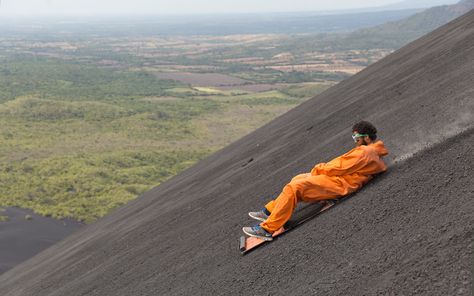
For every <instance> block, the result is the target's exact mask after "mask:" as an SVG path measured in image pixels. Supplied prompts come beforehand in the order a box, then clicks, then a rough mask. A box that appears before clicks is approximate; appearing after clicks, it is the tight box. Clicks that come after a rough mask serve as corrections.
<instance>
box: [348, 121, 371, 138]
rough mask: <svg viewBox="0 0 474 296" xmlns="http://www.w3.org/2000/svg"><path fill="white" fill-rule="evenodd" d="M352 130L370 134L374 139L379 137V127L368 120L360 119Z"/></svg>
mask: <svg viewBox="0 0 474 296" xmlns="http://www.w3.org/2000/svg"><path fill="white" fill-rule="evenodd" d="M352 131H357V132H358V133H359V134H368V135H369V138H370V139H371V140H372V141H374V140H375V139H377V129H376V128H375V126H374V125H373V124H372V123H370V122H368V121H359V122H358V123H356V124H354V126H353V127H352Z"/></svg>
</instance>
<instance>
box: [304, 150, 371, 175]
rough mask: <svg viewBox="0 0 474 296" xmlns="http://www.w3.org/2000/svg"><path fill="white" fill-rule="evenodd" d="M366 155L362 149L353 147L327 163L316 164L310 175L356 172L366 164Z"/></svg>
mask: <svg viewBox="0 0 474 296" xmlns="http://www.w3.org/2000/svg"><path fill="white" fill-rule="evenodd" d="M367 161H368V159H367V155H366V153H365V151H364V150H362V149H353V150H351V151H349V152H348V153H346V154H344V155H342V156H339V157H338V158H335V159H333V160H331V161H330V162H328V163H320V164H317V165H316V166H315V167H314V168H313V169H312V170H311V175H313V176H316V175H327V176H342V175H349V174H352V173H354V172H357V171H358V170H360V169H361V168H363V167H364V166H366V165H367Z"/></svg>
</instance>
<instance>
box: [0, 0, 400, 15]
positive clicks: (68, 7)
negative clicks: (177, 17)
mask: <svg viewBox="0 0 474 296" xmlns="http://www.w3.org/2000/svg"><path fill="white" fill-rule="evenodd" d="M0 1H1V7H0V10H1V12H2V14H50V13H51V14H109V13H110V14H116V13H158V14H182V13H186V14H190V13H199V14H201V13H223V12H226V13H237V12H239V13H240V12H275V11H301V10H333V9H350V8H359V7H375V6H382V5H385V4H391V3H396V2H400V0H331V1H328V0H0Z"/></svg>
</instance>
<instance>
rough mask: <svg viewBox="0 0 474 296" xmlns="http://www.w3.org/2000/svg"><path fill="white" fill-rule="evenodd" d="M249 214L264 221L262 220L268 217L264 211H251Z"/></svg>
mask: <svg viewBox="0 0 474 296" xmlns="http://www.w3.org/2000/svg"><path fill="white" fill-rule="evenodd" d="M249 216H250V217H251V218H253V219H255V220H258V221H262V222H264V221H265V220H267V219H268V215H267V214H265V213H264V212H263V211H259V212H250V213H249Z"/></svg>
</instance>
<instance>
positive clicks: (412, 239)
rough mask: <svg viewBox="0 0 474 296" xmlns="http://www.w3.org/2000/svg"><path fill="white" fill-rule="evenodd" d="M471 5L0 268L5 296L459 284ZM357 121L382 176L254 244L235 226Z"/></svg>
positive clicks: (467, 167) (473, 34) (460, 290)
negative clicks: (375, 143) (378, 158)
mask: <svg viewBox="0 0 474 296" xmlns="http://www.w3.org/2000/svg"><path fill="white" fill-rule="evenodd" d="M473 114H474V11H471V12H470V13H469V14H467V15H465V16H463V17H461V18H459V19H457V20H455V21H453V22H451V23H450V24H448V25H446V26H444V27H442V28H440V29H438V30H436V31H435V32H433V33H431V34H429V35H427V36H424V37H423V38H421V39H419V40H417V41H415V42H413V43H411V44H409V45H407V46H406V47H404V48H402V49H400V50H398V51H397V52H395V53H394V54H392V55H390V56H388V57H386V58H384V59H383V60H381V61H379V62H378V63H376V64H374V65H372V66H370V67H368V68H367V69H365V70H364V71H362V72H360V73H358V74H357V75H355V76H353V77H351V78H349V79H347V80H345V81H343V82H341V83H340V84H338V85H336V86H335V87H332V88H330V89H329V90H327V91H326V92H324V93H323V94H321V95H319V96H317V97H315V98H314V99H312V100H309V101H307V102H305V103H303V104H302V105H300V106H299V107H297V108H295V109H293V110H291V111H290V112H288V113H286V114H284V115H282V116H281V117H279V118H277V119H275V120H274V121H272V122H271V123H269V124H268V125H266V126H264V127H262V128H260V129H258V130H257V131H255V132H253V133H251V134H249V135H248V136H246V137H244V138H242V139H240V140H239V141H237V142H235V143H233V144H231V145H230V146H228V147H226V148H224V149H223V150H221V151H219V152H217V153H215V154H214V155H212V156H210V157H208V158H207V159H205V160H203V161H201V162H200V163H198V164H197V165H195V166H193V167H192V168H190V169H188V170H186V171H185V172H183V173H182V174H180V175H178V176H176V177H174V178H172V179H170V180H169V181H168V182H165V183H164V184H162V185H161V186H159V187H157V188H155V189H153V190H151V191H149V192H147V193H145V194H144V195H143V196H141V197H140V198H139V199H137V200H135V201H133V202H131V203H130V204H128V205H126V206H124V207H122V208H120V209H118V210H117V211H115V212H114V213H113V214H111V215H109V216H107V217H105V218H104V219H102V220H100V221H98V222H97V223H94V224H92V225H88V226H87V227H84V228H83V229H81V230H79V231H78V232H77V233H76V234H74V235H72V236H70V237H68V238H67V239H65V240H63V241H62V242H60V243H58V244H56V245H55V246H53V247H51V248H49V249H48V250H46V251H44V252H42V253H40V254H39V255H37V256H35V257H34V258H32V259H30V260H28V261H27V262H25V263H23V264H21V265H19V266H17V267H15V268H14V269H12V270H10V271H8V272H6V273H4V274H3V275H2V276H0V291H2V295H5V296H11V295H35V296H40V295H54V296H56V295H57V296H60V295H61V296H62V295H68V296H75V295H101V296H103V295H114V296H120V295H124V296H125V295H134V296H138V295H192V294H199V295H214V294H219V295H224V294H241V295H271V294H276V295H377V294H380V295H470V294H471V292H472V282H473V277H474V274H473V268H474V267H473V266H474V257H473V256H474V254H473V249H474V237H473V236H474V230H473V227H474V226H473V224H474V223H473V222H474V183H473V182H474V181H473V180H474V176H473V173H472V168H473V165H474V163H473V161H474V160H473V158H474V157H473V150H472V146H473V143H474V132H473V131H474V116H473ZM360 119H366V120H369V121H372V122H373V123H374V124H375V125H376V126H377V127H378V128H379V131H380V133H379V135H380V137H381V138H382V139H383V140H384V142H385V143H386V145H387V147H388V148H389V149H390V152H391V154H390V156H389V158H387V161H388V162H389V163H390V164H391V165H390V170H389V172H387V173H385V174H384V175H381V176H379V177H378V178H376V179H375V180H374V181H373V182H371V183H370V184H369V185H367V186H366V187H364V188H363V189H362V190H361V191H360V192H358V193H357V194H355V195H354V196H353V197H352V198H351V199H349V200H347V201H345V202H344V203H342V204H340V205H338V206H336V207H335V208H333V209H331V210H330V211H329V212H326V213H324V214H322V215H320V216H318V217H317V218H316V219H313V220H311V221H309V222H307V223H305V224H304V225H302V226H301V227H299V228H298V229H297V230H295V231H292V232H290V233H288V234H287V235H285V236H283V237H282V238H281V239H278V240H276V241H274V242H272V243H270V244H268V245H266V246H264V247H262V248H260V249H258V250H255V251H254V252H252V253H250V254H248V255H246V256H242V255H240V253H239V251H238V238H239V237H240V235H241V234H242V232H241V227H242V226H244V225H246V224H250V223H252V222H251V220H250V219H249V218H248V217H247V212H248V211H249V210H255V209H260V208H261V207H262V205H263V203H264V202H265V201H267V200H268V198H270V197H274V196H276V195H277V194H278V193H279V192H280V190H281V188H282V186H283V185H284V184H285V183H286V182H288V180H289V179H290V178H291V177H292V176H294V175H295V174H297V173H301V172H308V171H309V170H310V169H311V168H312V167H313V165H314V164H316V163H318V162H321V161H327V160H329V159H331V158H333V157H335V156H338V155H340V154H342V153H344V152H345V151H347V150H349V149H350V148H351V147H352V145H353V143H352V139H351V128H350V127H351V126H352V124H353V123H354V122H356V121H358V120H360Z"/></svg>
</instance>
